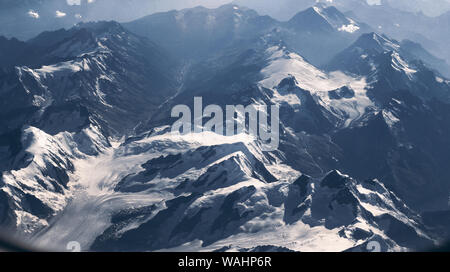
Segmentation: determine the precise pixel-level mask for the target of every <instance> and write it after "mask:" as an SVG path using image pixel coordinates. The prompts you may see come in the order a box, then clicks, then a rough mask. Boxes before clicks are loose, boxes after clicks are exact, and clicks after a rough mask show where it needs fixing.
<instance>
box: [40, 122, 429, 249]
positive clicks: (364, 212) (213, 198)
mask: <svg viewBox="0 0 450 272" xmlns="http://www.w3.org/2000/svg"><path fill="white" fill-rule="evenodd" d="M206 134H208V135H206ZM206 134H205V133H201V134H190V135H184V136H180V135H173V134H170V133H169V134H167V133H164V130H161V132H156V133H153V134H150V135H149V136H144V137H138V138H136V139H135V140H129V141H122V142H120V144H119V143H116V144H114V147H109V148H107V149H106V150H105V151H104V152H102V153H101V154H99V155H94V156H89V157H86V158H83V159H76V160H74V162H73V164H74V171H73V174H71V175H70V177H71V179H70V182H69V183H68V185H69V186H68V188H69V191H70V195H71V196H72V197H71V200H70V203H69V204H68V205H67V207H66V208H65V209H64V210H63V211H62V212H61V213H60V214H59V215H58V216H56V217H55V218H53V219H52V220H51V221H50V222H49V224H48V226H46V227H45V228H43V229H42V230H41V231H39V232H37V233H36V234H35V235H34V236H33V238H32V240H33V243H34V244H35V245H36V246H40V247H44V248H54V249H64V248H65V246H66V244H67V243H68V242H70V241H77V242H79V243H80V244H81V246H82V248H83V249H84V250H88V249H90V250H101V251H103V250H107V251H116V250H125V251H135V250H145V251H149V250H150V251H154V250H162V251H165V250H170V251H178V250H182V251H202V250H205V251H212V250H231V251H236V250H252V249H255V250H256V248H257V247H264V246H270V247H274V248H284V249H289V250H295V251H344V250H349V249H352V250H355V249H359V250H361V249H362V250H364V245H365V243H367V242H368V241H371V240H375V241H380V243H382V245H383V246H384V247H385V250H396V251H398V250H407V249H408V246H409V245H406V244H402V241H400V242H398V241H396V239H397V238H396V237H391V236H390V235H389V233H390V232H391V231H395V229H393V228H396V226H395V225H398V224H400V225H402V226H404V227H405V228H407V229H409V230H410V231H411V234H410V235H412V236H413V237H414V238H415V239H418V240H420V241H423V243H424V244H426V243H427V242H429V243H431V239H430V238H429V237H428V236H427V235H426V234H424V232H423V231H422V226H421V225H420V221H419V220H417V221H414V218H415V217H414V216H415V215H414V214H413V212H412V211H410V210H409V209H408V208H406V207H405V206H404V205H403V204H400V203H401V202H400V201H399V199H398V198H397V197H395V195H393V194H392V193H391V192H389V191H388V190H387V189H386V188H385V187H384V186H383V185H382V184H381V183H379V182H378V181H376V180H374V181H367V182H365V183H357V182H356V181H355V180H353V179H351V178H350V177H348V176H345V175H343V174H341V173H339V172H338V171H334V172H330V173H329V174H328V175H327V176H326V177H325V178H324V179H323V180H316V179H312V178H310V177H307V176H304V175H302V174H301V173H299V172H297V171H295V170H293V169H292V168H290V167H289V166H287V165H284V164H280V163H278V162H277V161H280V160H279V159H275V160H274V158H276V156H278V155H276V154H270V155H269V154H268V153H264V152H261V151H260V146H259V144H258V142H256V141H255V140H254V139H253V138H252V137H250V136H248V135H245V134H242V135H236V136H233V137H224V136H219V135H215V136H213V137H209V136H212V135H209V134H210V133H206ZM389 222H395V224H394V223H389Z"/></svg>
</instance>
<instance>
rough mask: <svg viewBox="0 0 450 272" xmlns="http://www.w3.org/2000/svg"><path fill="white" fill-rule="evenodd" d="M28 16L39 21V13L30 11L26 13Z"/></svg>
mask: <svg viewBox="0 0 450 272" xmlns="http://www.w3.org/2000/svg"><path fill="white" fill-rule="evenodd" d="M28 16H30V17H31V18H34V19H39V13H37V12H36V11H34V10H31V9H30V10H29V11H28Z"/></svg>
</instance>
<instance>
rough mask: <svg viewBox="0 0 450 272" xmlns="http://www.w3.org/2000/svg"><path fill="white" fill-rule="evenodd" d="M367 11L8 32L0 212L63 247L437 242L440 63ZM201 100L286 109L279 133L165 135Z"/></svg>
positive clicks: (27, 233) (0, 91)
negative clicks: (272, 141) (267, 145)
mask: <svg viewBox="0 0 450 272" xmlns="http://www.w3.org/2000/svg"><path fill="white" fill-rule="evenodd" d="M359 18H360V17H356V16H355V17H353V16H351V14H349V13H342V12H341V11H339V10H338V9H337V8H336V7H329V6H326V5H323V4H318V5H315V6H313V7H310V8H308V9H306V10H304V11H301V12H299V13H297V14H296V15H295V16H294V17H292V18H291V19H290V20H288V21H284V22H280V21H278V20H276V19H273V18H271V17H269V16H261V15H259V14H258V13H257V12H256V11H254V10H251V9H249V8H245V7H241V6H237V5H225V6H221V7H219V8H217V9H207V8H203V7H197V8H193V9H185V10H178V11H169V12H163V13H156V14H152V15H149V16H146V17H143V18H140V19H138V20H135V21H131V22H128V23H124V24H120V23H117V22H114V21H108V22H106V21H102V22H95V23H78V24H76V25H75V26H73V27H71V28H68V29H60V30H54V31H46V32H42V33H41V34H39V35H37V36H36V37H34V38H32V39H29V40H27V41H20V40H17V39H14V38H4V37H3V38H0V48H1V49H2V50H1V53H0V63H2V64H1V67H0V97H1V99H0V105H1V106H0V120H1V124H2V126H1V127H0V171H1V176H0V224H1V225H2V226H3V227H4V228H7V229H10V232H11V233H16V234H17V235H18V236H19V237H22V238H23V239H26V241H29V243H30V244H32V245H34V246H36V247H42V248H50V249H56V250H61V249H65V247H66V244H67V243H68V242H70V241H77V242H79V243H80V244H81V246H82V249H83V250H93V251H200V250H207V251H261V250H263V251H264V250H273V251H287V250H293V251H367V250H368V248H367V245H368V244H369V243H370V242H373V241H376V242H378V243H379V244H380V246H381V248H382V250H383V251H408V250H426V249H428V248H432V247H433V246H435V245H438V244H439V243H440V242H443V241H444V240H446V239H448V237H449V236H448V234H447V232H445V231H443V230H445V229H446V226H447V225H446V224H447V223H446V222H448V220H447V221H446V220H445V218H447V217H448V213H445V212H443V211H446V210H448V195H449V191H450V184H448V182H447V180H448V179H449V178H450V176H449V173H447V171H446V166H447V164H448V162H449V161H450V141H449V139H448V135H449V133H450V131H449V128H450V95H449V94H450V81H449V80H448V79H447V77H446V75H445V74H446V71H445V69H446V63H445V61H443V60H441V59H439V58H438V57H435V56H434V55H433V53H430V52H429V51H427V50H426V49H425V47H424V46H422V45H421V44H420V43H419V42H417V41H415V40H402V41H398V40H396V39H394V38H392V37H390V36H389V35H388V34H382V33H379V31H378V29H377V28H376V27H375V28H374V27H371V26H370V24H367V23H365V22H364V21H363V20H361V19H359ZM194 97H202V99H203V103H204V104H217V105H219V106H222V107H223V108H224V107H225V105H238V104H242V105H244V106H247V105H250V104H259V105H261V104H266V105H277V106H279V108H280V133H281V135H280V146H279V148H278V149H277V150H276V151H271V152H268V151H264V149H263V148H262V143H261V141H259V140H255V139H254V138H253V137H251V136H250V135H248V134H239V135H235V136H231V137H225V136H220V135H217V134H214V133H209V132H203V133H194V134H188V135H173V134H171V133H170V127H171V125H172V124H173V122H174V121H175V120H174V119H173V118H171V114H170V113H171V109H172V108H173V106H175V105H179V104H185V105H189V106H192V105H193V102H194V99H193V98H194ZM205 119H206V118H205ZM443 214H444V215H443Z"/></svg>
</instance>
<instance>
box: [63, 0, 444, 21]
mask: <svg viewBox="0 0 450 272" xmlns="http://www.w3.org/2000/svg"><path fill="white" fill-rule="evenodd" d="M63 1H64V0H63ZM66 1H67V2H68V3H70V4H77V3H80V1H81V0H66ZM85 1H87V2H96V1H97V2H104V3H108V2H110V3H111V4H110V7H111V9H110V10H108V8H107V7H106V8H105V5H101V6H102V10H94V12H103V13H105V14H106V13H111V14H115V16H117V14H119V13H121V14H123V16H122V18H121V19H122V20H126V19H128V18H131V17H133V16H132V14H135V15H137V14H136V13H138V15H145V14H150V13H154V12H160V11H167V10H171V9H183V8H188V7H194V6H199V5H202V6H205V7H209V8H214V7H218V6H220V5H223V4H226V3H230V2H236V3H238V4H241V5H245V6H248V7H250V8H254V9H256V10H257V11H259V12H261V13H266V14H269V15H272V16H275V17H277V15H276V14H277V12H278V13H280V12H282V11H283V12H286V11H291V12H292V13H294V14H295V13H296V12H298V11H300V10H302V9H304V8H305V7H307V6H310V5H311V4H314V2H318V1H322V2H341V1H348V0H85ZM361 1H364V0H361ZM365 1H367V2H369V3H370V4H379V3H381V2H382V1H387V2H389V3H390V5H392V6H395V7H396V8H400V9H403V10H408V11H413V12H417V11H419V10H421V11H423V12H424V13H426V14H427V15H432V16H436V15H439V14H441V13H443V12H446V11H448V10H450V0H365ZM118 5H123V6H124V8H123V9H120V7H118ZM93 6H95V5H93ZM97 6H99V5H97ZM271 12H272V13H274V14H270V13H271ZM127 13H128V14H127ZM279 19H280V18H279Z"/></svg>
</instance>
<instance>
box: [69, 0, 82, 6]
mask: <svg viewBox="0 0 450 272" xmlns="http://www.w3.org/2000/svg"><path fill="white" fill-rule="evenodd" d="M80 3H81V0H67V4H69V5H71V6H73V5H79V4H80Z"/></svg>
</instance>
